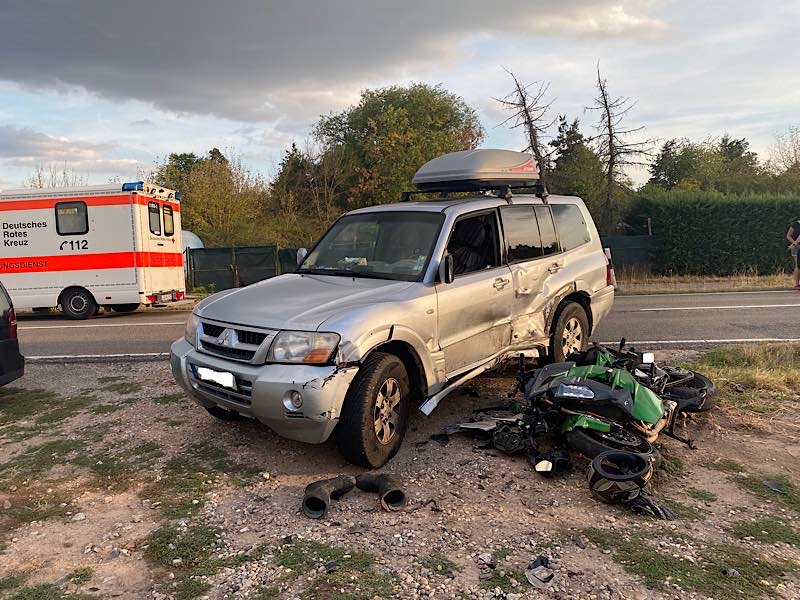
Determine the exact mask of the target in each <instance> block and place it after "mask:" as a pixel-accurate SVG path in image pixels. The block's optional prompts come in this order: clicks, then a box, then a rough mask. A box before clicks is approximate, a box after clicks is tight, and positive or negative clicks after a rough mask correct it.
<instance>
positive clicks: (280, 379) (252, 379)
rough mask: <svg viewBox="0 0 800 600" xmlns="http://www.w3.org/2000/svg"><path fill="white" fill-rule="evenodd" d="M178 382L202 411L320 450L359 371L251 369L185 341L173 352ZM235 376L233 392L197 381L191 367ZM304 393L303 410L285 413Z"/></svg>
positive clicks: (290, 367)
mask: <svg viewBox="0 0 800 600" xmlns="http://www.w3.org/2000/svg"><path fill="white" fill-rule="evenodd" d="M170 364H171V367H172V374H173V375H174V377H175V380H176V381H177V382H178V383H180V384H181V386H182V387H183V388H184V389H185V390H186V391H187V393H188V394H189V396H190V397H191V398H192V399H193V400H194V401H195V402H197V403H198V404H200V405H201V406H204V407H207V408H211V407H213V406H220V407H222V408H226V409H228V410H234V411H236V412H238V413H239V414H242V415H244V416H246V417H251V418H254V419H257V420H259V421H260V422H262V423H264V424H265V425H267V426H268V427H269V428H270V429H272V430H273V431H275V433H277V434H278V435H281V436H283V437H286V438H289V439H292V440H298V441H301V442H307V443H311V444H319V443H322V442H324V441H325V440H327V439H328V437H330V435H331V432H332V431H333V429H334V427H336V424H337V423H338V422H339V415H340V414H341V408H342V403H343V402H344V397H345V394H346V393H347V389H348V387H349V386H350V382H351V381H353V378H354V377H355V375H356V373H357V372H358V367H356V366H353V367H346V368H340V367H337V366H333V365H325V366H313V365H278V364H269V365H249V364H244V363H240V362H237V361H231V360H225V359H223V358H217V357H214V356H210V355H208V354H203V353H201V352H197V351H196V350H195V349H194V347H193V346H192V345H191V344H189V343H188V342H187V341H186V340H185V339H183V338H181V339H179V340H176V341H175V342H174V343H173V344H172V347H171V349H170ZM197 366H199V367H207V368H209V369H214V370H216V371H226V372H230V373H233V374H234V377H235V378H236V387H237V389H236V390H235V391H234V390H230V389H227V388H224V387H222V386H219V385H216V384H214V383H209V382H207V381H200V380H199V379H197V378H196V376H195V372H194V370H193V367H197ZM292 391H297V392H300V394H302V396H303V404H302V406H301V407H300V408H298V409H295V408H294V407H291V405H290V408H291V410H290V408H287V406H286V405H284V400H285V399H287V398H288V397H289V394H290V393H291V392H292Z"/></svg>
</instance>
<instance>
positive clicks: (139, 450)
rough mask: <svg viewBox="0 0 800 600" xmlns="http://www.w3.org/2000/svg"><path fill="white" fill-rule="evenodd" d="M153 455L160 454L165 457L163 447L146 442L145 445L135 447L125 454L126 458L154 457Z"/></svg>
mask: <svg viewBox="0 0 800 600" xmlns="http://www.w3.org/2000/svg"><path fill="white" fill-rule="evenodd" d="M153 454H158V456H163V455H164V452H163V451H162V450H161V446H159V445H158V444H157V443H156V442H145V443H143V444H139V445H138V446H134V447H133V448H130V449H128V450H127V451H126V452H125V455H126V456H146V455H151V456H152V455H153Z"/></svg>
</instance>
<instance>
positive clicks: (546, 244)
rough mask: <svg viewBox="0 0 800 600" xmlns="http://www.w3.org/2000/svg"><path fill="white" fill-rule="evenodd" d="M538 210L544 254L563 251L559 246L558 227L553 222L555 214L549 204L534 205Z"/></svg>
mask: <svg viewBox="0 0 800 600" xmlns="http://www.w3.org/2000/svg"><path fill="white" fill-rule="evenodd" d="M533 210H534V212H536V220H537V221H538V223H539V234H540V235H541V237H542V254H543V255H544V256H547V255H548V254H556V253H558V252H560V251H561V249H560V248H559V246H558V236H557V235H556V228H555V225H554V224H553V214H552V213H551V212H550V207H549V206H534V207H533Z"/></svg>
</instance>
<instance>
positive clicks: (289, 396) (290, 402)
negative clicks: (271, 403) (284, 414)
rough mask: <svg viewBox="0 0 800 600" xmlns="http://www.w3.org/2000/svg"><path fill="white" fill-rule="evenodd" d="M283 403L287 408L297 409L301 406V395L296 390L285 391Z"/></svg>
mask: <svg viewBox="0 0 800 600" xmlns="http://www.w3.org/2000/svg"><path fill="white" fill-rule="evenodd" d="M283 405H284V406H285V407H286V408H288V409H289V410H297V409H298V408H300V407H301V406H303V395H302V394H301V393H300V392H298V391H297V390H292V391H290V392H287V393H286V396H284V399H283Z"/></svg>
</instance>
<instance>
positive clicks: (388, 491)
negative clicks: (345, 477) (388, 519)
mask: <svg viewBox="0 0 800 600" xmlns="http://www.w3.org/2000/svg"><path fill="white" fill-rule="evenodd" d="M356 486H357V487H358V489H360V490H362V491H365V492H373V493H375V492H377V494H378V498H379V499H380V503H381V507H382V508H383V510H386V511H389V512H396V511H399V510H403V509H404V508H405V506H406V504H407V503H408V498H407V497H406V493H405V492H404V491H403V484H402V483H401V482H400V479H398V478H397V477H395V476H394V475H388V474H385V473H362V474H361V475H359V476H357V477H356Z"/></svg>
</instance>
